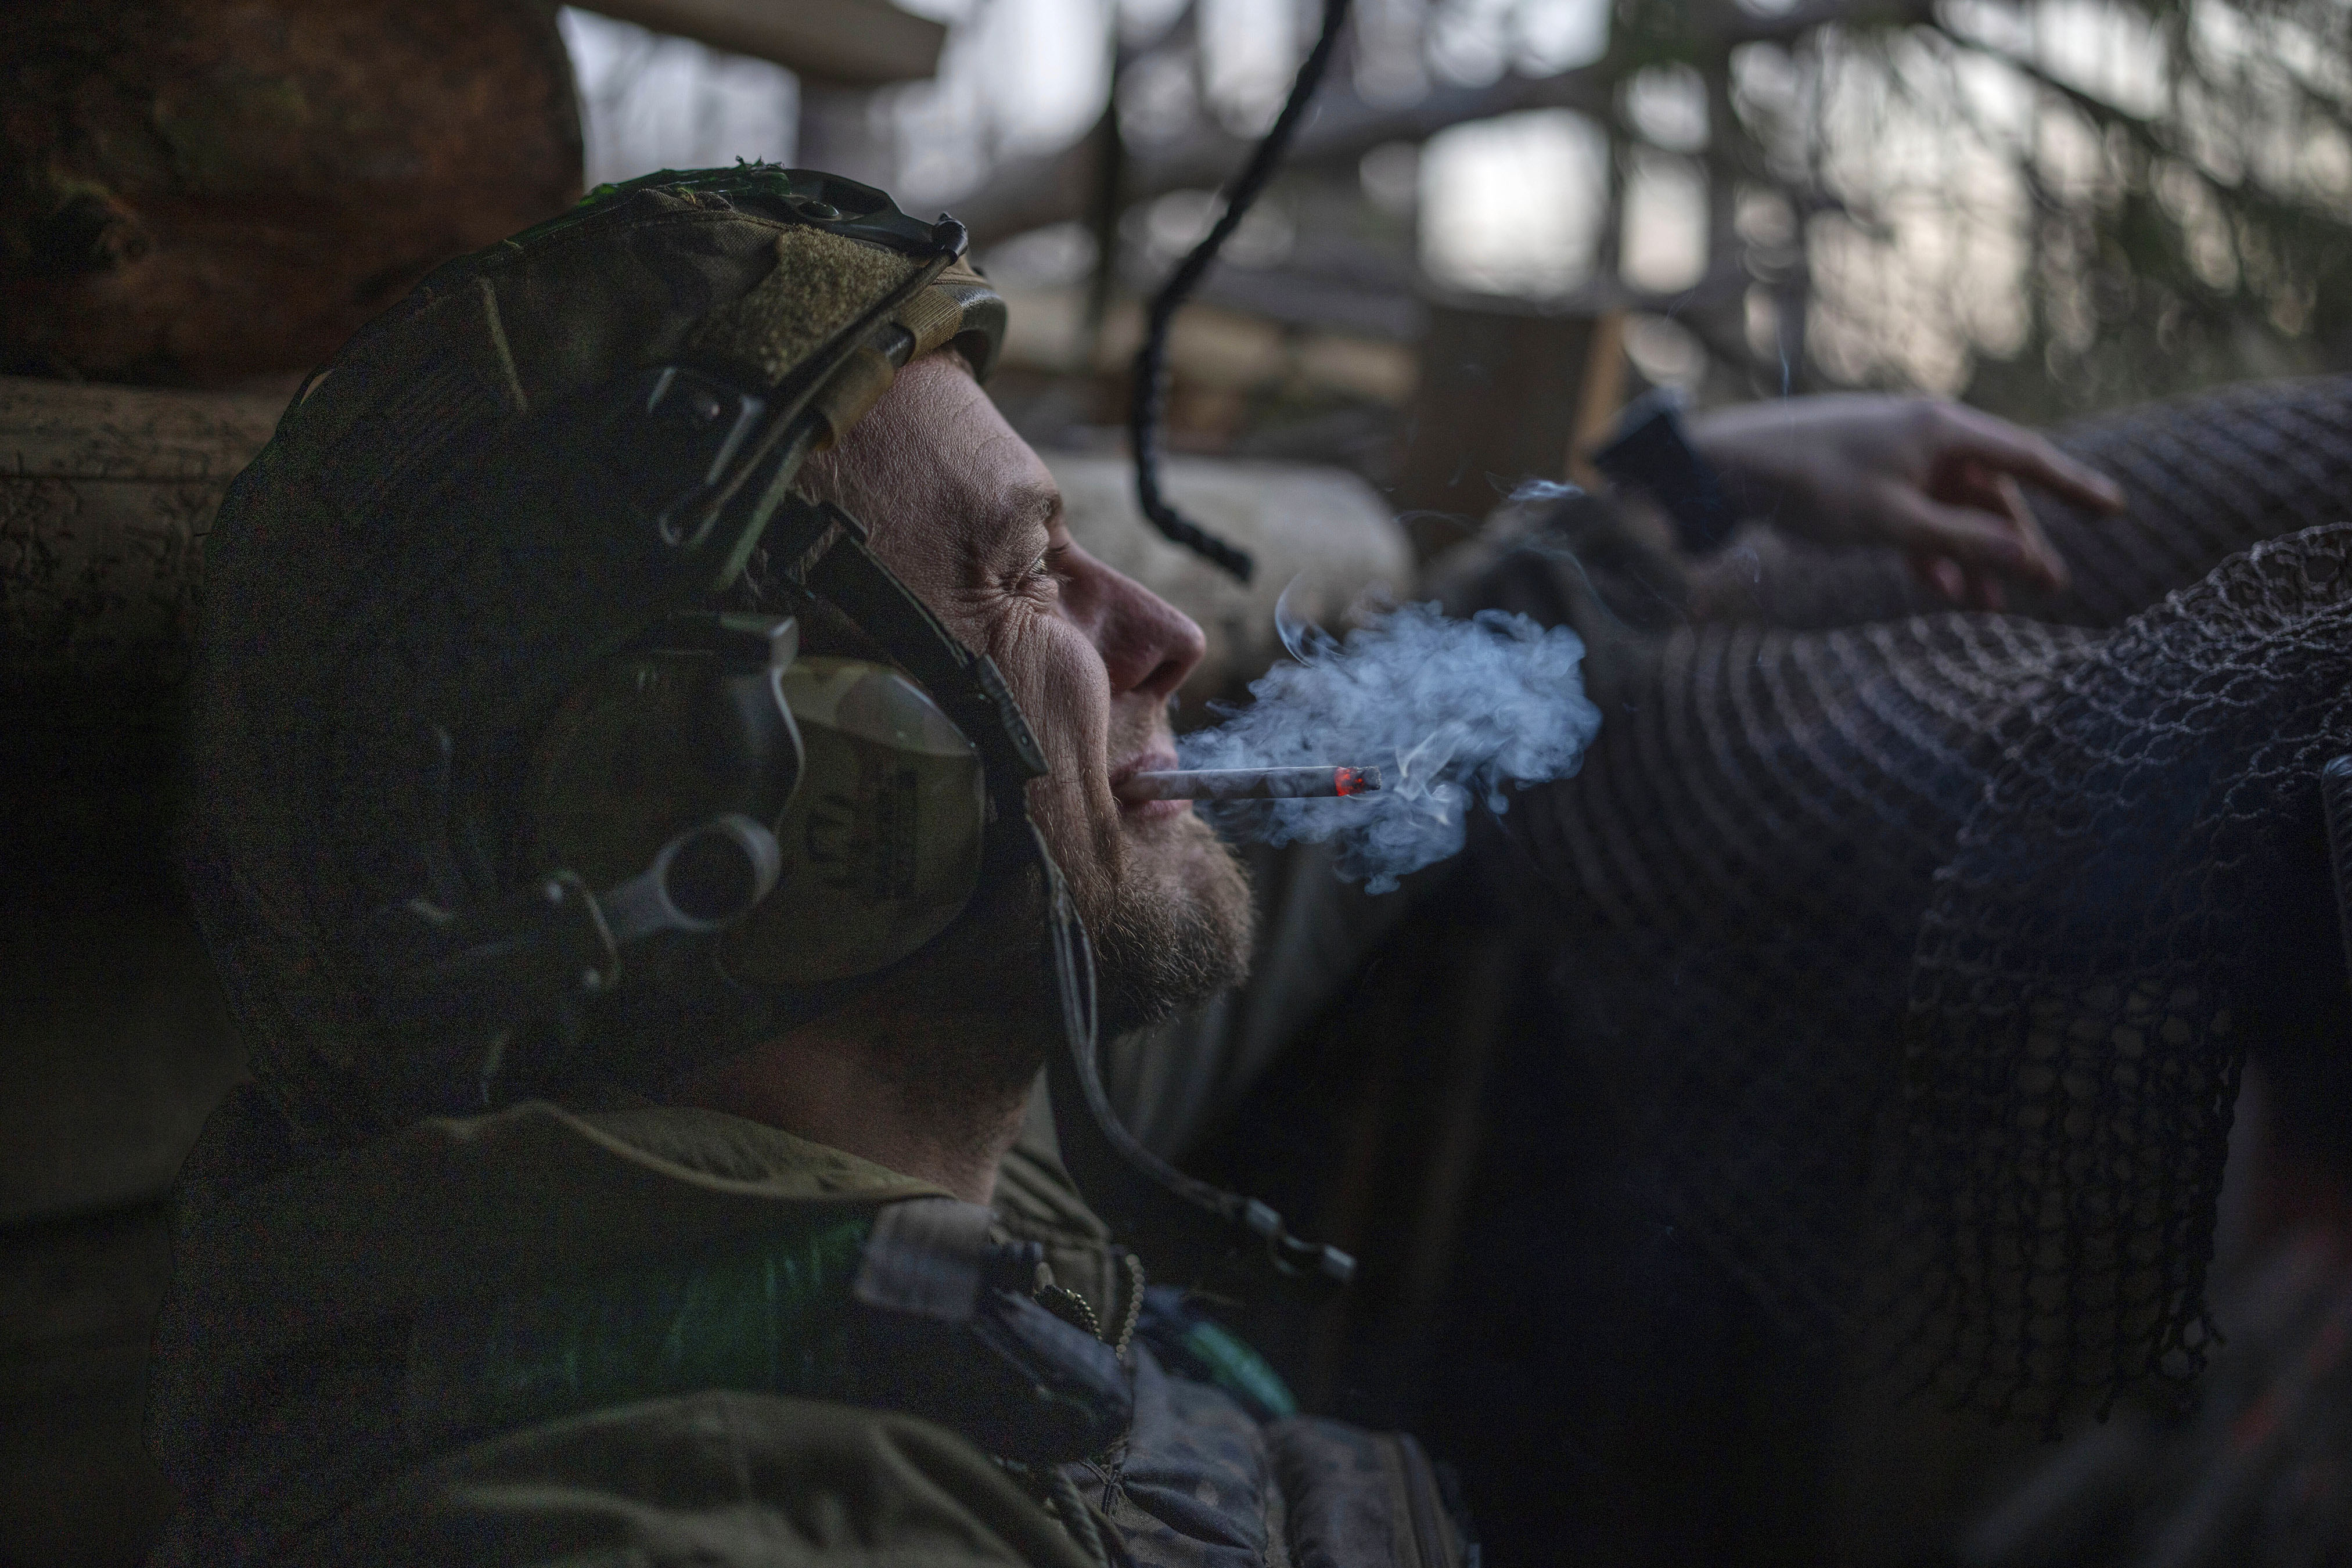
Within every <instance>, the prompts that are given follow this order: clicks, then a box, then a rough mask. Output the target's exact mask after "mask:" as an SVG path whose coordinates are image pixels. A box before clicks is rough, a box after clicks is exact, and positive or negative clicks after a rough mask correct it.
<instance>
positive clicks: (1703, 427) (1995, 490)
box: [1690, 395, 2124, 610]
mask: <svg viewBox="0 0 2352 1568" xmlns="http://www.w3.org/2000/svg"><path fill="white" fill-rule="evenodd" d="M1690 440H1691V444H1692V445H1693V446H1694V447H1696V448H1697V449H1698V450H1699V452H1700V454H1701V455H1702V456H1704V457H1705V458H1706V459H1707V460H1708V461H1709V462H1711V463H1713V464H1714V465H1715V466H1716V467H1717V468H1720V469H1721V470H1722V471H1723V473H1724V476H1725V478H1726V479H1728V480H1729V481H1730V483H1731V484H1732V486H1733V487H1734V488H1735V489H1737V490H1738V491H1740V492H1743V493H1744V494H1745V495H1746V496H1747V497H1748V498H1751V499H1761V500H1763V509H1762V510H1769V512H1770V513H1771V515H1772V517H1773V520H1774V521H1775V522H1776V523H1778V525H1779V526H1780V527H1782V528H1785V529H1787V530H1788V531H1790V532H1791V533H1795V534H1798V535H1800V536H1801V537H1804V538H1807V539H1811V540H1814V541H1816V542H1820V543H1823V544H1866V543H1879V544H1892V545H1895V547H1896V548H1898V549H1900V550H1902V551H1903V552H1905V553H1906V554H1907V555H1909V556H1910V558H1911V564H1912V568H1913V570H1915V571H1916V572H1917V573H1918V574H1919V575H1920V577H1921V578H1922V579H1924V580H1925V581H1926V582H1927V584H1929V585H1930V586H1931V587H1933V588H1935V589H1936V590H1937V592H1939V593H1941V594H1942V595H1944V596H1945V597H1946V598H1948V599H1950V600H1951V601H1952V602H1953V603H1955V604H1959V605H1968V606H1969V607H1970V608H1974V609H1984V610H1997V609H1999V608H2000V605H2001V586H2000V584H2001V579H2003V578H2008V579H2011V581H2014V582H2019V583H2023V584H2031V585H2032V586H2036V587H2041V588H2047V589H2050V590H2053V591H2056V590H2058V589H2062V588H2063V587H2064V586H2065V585H2066V581H2067V576H2066V563H2065V561H2064V560H2063V558H2062V557H2061V556H2060V555H2059V553H2058V552H2057V551H2056V550H2055V549H2054V548H2053V546H2052V545H2051V543H2050V541H2049V539H2048V537H2047V536H2046V535H2044V534H2043V532H2042V525H2041V523H2040V522H2039V521H2036V520H2035V518H2034V516H2033V511H2032V508H2031V507H2029V506H2027V505H2026V502H2025V494H2024V492H2023V491H2022V490H2021V489H2020V488H2019V483H2020V481H2021V480H2022V481H2024V482H2025V483H2029V484H2033V485H2037V486H2039V487H2041V488H2042V489H2046V490H2048V491H2050V492H2051V493H2052V494H2053V495H2056V496H2058V497H2060V498H2061V499H2062V500H2069V501H2072V502H2074V504H2075V505H2077V506H2083V507H2088V508H2090V509H2091V510H2094V511H2103V512H2106V511H2115V510H2119V509H2120V508H2121V507H2122V506H2123V504H2124V496H2123V491H2122V489H2119V488H2118V487H2117V486H2116V483H2115V481H2114V480H2112V479H2108V478H2107V477H2106V476H2105V475H2104V474H2100V473H2097V472H2095V471H2094V470H2093V469H2090V468H2084V466H2083V465H2082V464H2080V463H2078V462H2076V461H2074V459H2073V458H2069V457H2067V456H2066V455H2065V454H2064V453H2063V452H2061V451H2059V450H2058V448H2057V447H2053V446H2052V445H2051V444H2050V443H2049V442H2048V441H2045V440H2043V439H2042V437H2039V436H2037V435H2035V434H2033V433H2032V431H2030V430H2025V429H2021V428H2020V427H2019V426H2015V425H2011V423H2009V422H2008V421H2007V420H2005V419H1997V418H1995V417H1993V416H1991V415H1990V414H1984V413H1980V412H1979V411H1978V410H1976V409H1973V408H1969V407H1966V406H1963V405H1960V404H1957V403H1947V402H1942V401H1939V400H1937V399H1933V398H1925V397H1883V396H1868V395H1841V396H1824V397H1792V398H1787V399H1784V400H1781V401H1778V402H1772V403H1748V404H1739V405H1735V406H1732V407H1728V408H1720V409H1717V410H1715V411H1714V412H1712V413H1709V414H1706V415H1703V416H1699V417H1697V418H1696V419H1694V420H1692V421H1691V425H1690Z"/></svg>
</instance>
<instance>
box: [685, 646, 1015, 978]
mask: <svg viewBox="0 0 2352 1568" xmlns="http://www.w3.org/2000/svg"><path fill="white" fill-rule="evenodd" d="M779 685H780V687H781V689H782V693H783V697H784V700H785V702H786V704H787V705H788V706H789V707H790V708H791V710H792V712H793V718H794V720H795V721H797V727H798V729H799V731H800V734H801V737H802V740H803V744H804V745H805V747H806V755H807V762H806V765H805V767H804V769H803V773H802V778H801V786H800V788H799V790H798V791H797V792H795V794H794V795H793V798H792V802H791V804H790V805H788V806H787V807H786V808H785V811H784V814H783V819H782V823H781V824H780V825H779V826H778V827H777V829H776V839H777V844H778V847H779V848H780V849H781V851H782V858H783V864H782V871H781V874H780V876H779V878H778V880H777V885H776V890H775V891H774V892H773V893H772V894H770V895H769V896H768V898H767V900H765V901H764V902H762V903H761V905H760V907H759V908H758V909H756V910H753V911H752V912H751V915H750V916H749V918H747V919H745V920H743V921H740V923H738V924H737V925H735V926H734V927H733V928H732V929H731V930H730V931H728V932H727V934H726V935H725V936H724V937H723V938H721V939H720V943H719V962H720V964H721V966H722V967H723V968H724V969H725V970H726V972H727V973H729V974H730V976H732V977H733V978H734V979H736V980H737V981H738V982H740V983H741V984H747V985H782V986H789V987H802V986H814V985H821V984H829V983H833V982H837V981H843V980H849V979H854V978H856V977H857V976H859V975H864V974H870V973H874V972H876V971H877V970H880V969H885V968H887V967H888V966H889V965H891V964H893V963H898V961H899V960H900V959H902V958H905V957H907V956H908V954H910V953H912V952H915V951H916V950H917V949H918V948H920V947H921V946H922V945H923V944H924V943H926V942H929V941H930V940H931V939H932V938H933V937H936V936H938V935H939V934H940V932H941V931H945V930H946V929H947V928H948V926H949V925H950V924H951V923H952V922H953V921H955V919H956V917H957V916H958V915H961V913H962V912H963V910H964V908H965V906H966V905H968V904H969V903H971V898H972V894H973V893H974V892H975V891H976V890H977V889H979V886H980V875H981V860H982V839H983V837H984V830H985V828H986V826H987V820H988V800H987V790H986V785H985V783H984V781H983V778H982V764H981V757H980V753H979V752H978V751H977V750H976V749H974V747H973V746H972V744H971V742H970V741H969V740H967V739H966V738H965V737H964V734H963V731H961V730H959V729H958V728H957V727H956V725H955V723H954V721H952V720H950V718H949V717H948V716H947V714H946V713H945V712H943V711H941V710H940V706H939V704H938V703H937V702H935V701H933V700H932V699H931V697H930V696H929V693H927V692H926V691H924V689H922V688H921V687H919V686H918V685H916V684H915V682H914V681H912V680H910V679H908V678H907V677H906V676H904V675H902V674H900V673H899V672H898V670H896V669H893V668H890V667H889V666H887V665H881V664H874V663H869V662H867V661H866V660H864V659H855V658H804V659H802V660H800V661H799V662H798V663H796V664H794V665H793V666H792V668H789V669H787V670H785V671H783V673H782V677H781V679H780V681H779Z"/></svg>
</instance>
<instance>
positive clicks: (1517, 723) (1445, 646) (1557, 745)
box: [1177, 593, 1601, 893]
mask: <svg viewBox="0 0 2352 1568" xmlns="http://www.w3.org/2000/svg"><path fill="white" fill-rule="evenodd" d="M1289 597H1290V595H1288V594H1287V593H1286V594H1285V595H1283V602H1282V604H1280V605H1277V607H1276V628H1277V629H1278V630H1279V631H1280V633H1281V635H1282V641H1283V646H1284V647H1287V648H1288V649H1289V650H1290V654H1291V657H1292V658H1294V659H1296V660H1297V662H1296V663H1293V664H1284V665H1277V666H1276V667H1275V668H1273V669H1272V670H1270V671H1269V672H1267V674H1266V675H1265V676H1264V677H1263V678H1261V679H1258V680H1256V681H1255V682H1253V683H1252V684H1251V686H1250V694H1251V696H1252V697H1253V698H1254V699H1255V700H1254V701H1253V702H1251V703H1250V704H1249V705H1248V706H1246V707H1242V708H1226V707H1223V706H1222V705H1221V706H1220V707H1219V708H1217V709H1216V710H1215V711H1217V712H1218V713H1219V715H1220V716H1221V718H1222V719H1223V722H1222V723H1219V724H1217V725H1215V726H1214V727H1213V728H1211V729H1206V730H1196V731H1193V732H1192V733H1191V734H1189V735H1185V736H1182V737H1181V738H1180V739H1179V740H1178V742H1177V750H1178V752H1180V753H1181V756H1182V758H1183V763H1184V765H1185V766H1186V767H1188V768H1274V767H1304V766H1314V765H1321V764H1330V765H1334V766H1344V767H1376V768H1378V769H1380V770H1381V775H1382V777H1383V779H1384V781H1385V783H1386V786H1387V787H1385V788H1384V789H1382V790H1381V791H1379V792H1378V793H1376V794H1372V795H1355V796H1351V797H1349V798H1348V799H1344V800H1263V801H1261V800H1253V801H1241V802H1230V803H1223V804H1220V805H1216V806H1213V807H1211V806H1203V808H1202V809H1204V810H1208V811H1211V812H1213V816H1214V817H1215V820H1216V821H1217V823H1218V825H1219V826H1221V827H1223V828H1224V829H1225V830H1226V831H1227V832H1228V833H1233V834H1235V835H1237V836H1239V837H1247V838H1255V839H1258V840H1261V841H1263V842H1265V843H1268V844H1287V843H1290V842H1291V841H1292V840H1294V839H1305V840H1307V841H1308V842H1310V843H1322V842H1325V841H1327V840H1337V841H1338V844H1339V857H1338V868H1339V874H1340V875H1342V876H1344V877H1347V878H1349V879H1361V880H1362V881H1363V882H1364V884H1365V886H1366V888H1367V889H1368V890H1370V891H1371V892H1375V893H1384V892H1387V891H1389V890H1390V889H1393V888H1394V887H1395V886H1396V885H1397V879H1399V878H1401V877H1403V876H1405V875H1406V874H1407V873H1409V872H1412V871H1417V870H1419V869H1420V868H1422V867H1423V866H1427V865H1430V864H1433V862H1435V861H1438V860H1443V859H1444V858H1446V857H1447V856H1449V855H1453V854H1454V853H1455V852H1457V851H1458V850H1460V849H1461V847H1462V845H1463V840H1464V837H1465V834H1466V832H1467V831H1468V826H1469V823H1468V813H1469V810H1470V808H1471V807H1472V806H1473V805H1478V804H1484V805H1486V808H1487V809H1488V810H1490V811H1495V812H1502V811H1506V810H1508V809H1509V804H1510V803H1509V800H1508V798H1507V796H1506V795H1505V794H1504V789H1503V786H1504V785H1506V784H1537V783H1540V782H1542V781H1544V780H1546V779H1556V778H1561V777H1565V776H1566V775H1568V774H1570V773H1574V772H1575V771H1576V769H1577V765H1578V764H1579V763H1581V762H1582V761H1583V759H1584V750H1585V748H1586V747H1587V746H1589V745H1591V743H1592V737H1593V735H1594V734H1595V733H1596V732H1597V731H1599V730H1600V728H1601V710H1599V709H1598V708H1595V707H1594V706H1593V705H1592V703H1591V700H1589V699H1587V698H1586V696H1585V695H1584V679H1583V676H1582V674H1581V673H1580V670H1579V668H1578V667H1579V665H1580V662H1581V661H1582V659H1583V658H1584V644H1583V642H1582V641H1581V640H1580V638H1579V637H1577V635H1576V634H1575V633H1574V632H1572V631H1570V630H1569V629H1568V628H1567V627H1565V626H1554V627H1551V628H1549V629H1547V628H1545V627H1543V626H1538V625H1537V624H1536V623H1535V622H1534V621H1531V620H1529V619H1528V617H1527V616H1515V615H1509V614H1507V613H1505V612H1503V611H1500V610H1482V611H1480V612H1479V613H1478V614H1477V615H1476V616H1473V617H1471V618H1470V619H1469V620H1466V621H1461V620H1454V619H1451V618H1449V617H1448V616H1444V615H1443V614H1441V613H1440V612H1439V610H1438V607H1437V606H1436V605H1433V604H1432V605H1398V606H1397V607H1395V608H1394V609H1391V610H1389V611H1386V612H1385V613H1383V614H1381V616H1378V617H1377V618H1375V619H1374V620H1372V621H1371V622H1370V623H1369V624H1368V625H1366V626H1361V627H1360V628H1359V629H1357V630H1355V631H1351V632H1349V634H1348V636H1347V637H1346V638H1345V639H1344V640H1342V639H1339V638H1336V637H1332V636H1331V635H1330V634H1329V633H1328V632H1326V631H1324V630H1322V629H1321V628H1320V627H1318V626H1300V625H1298V624H1297V623H1296V622H1295V621H1293V620H1292V619H1291V618H1290V616H1289V615H1288V600H1289Z"/></svg>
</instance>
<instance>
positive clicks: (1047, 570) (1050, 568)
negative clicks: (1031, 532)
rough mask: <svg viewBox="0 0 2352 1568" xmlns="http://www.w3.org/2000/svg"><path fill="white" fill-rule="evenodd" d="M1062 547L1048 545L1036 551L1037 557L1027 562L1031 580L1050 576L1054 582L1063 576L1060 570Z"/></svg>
mask: <svg viewBox="0 0 2352 1568" xmlns="http://www.w3.org/2000/svg"><path fill="white" fill-rule="evenodd" d="M1062 553H1063V552H1062V549H1061V547H1060V546H1058V545H1049V546H1047V547H1046V548H1045V549H1044V550H1041V551H1039V552H1037V559H1036V560H1034V561H1032V562H1031V563H1029V576H1030V578H1031V580H1032V581H1036V580H1040V579H1045V578H1051V579H1052V580H1054V581H1055V582H1059V581H1061V579H1062V577H1063V576H1064V573H1063V571H1062Z"/></svg>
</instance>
